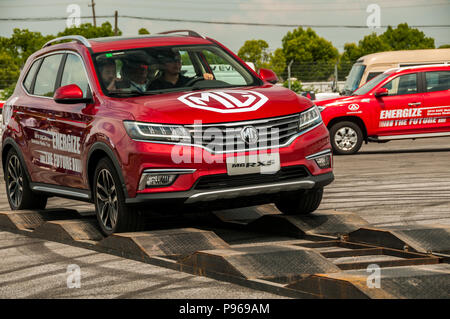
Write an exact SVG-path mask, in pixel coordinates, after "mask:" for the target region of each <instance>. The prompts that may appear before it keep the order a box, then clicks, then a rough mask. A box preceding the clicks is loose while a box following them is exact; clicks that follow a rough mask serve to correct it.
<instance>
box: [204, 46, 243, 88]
mask: <svg viewBox="0 0 450 319" xmlns="http://www.w3.org/2000/svg"><path fill="white" fill-rule="evenodd" d="M202 53H203V55H204V56H205V58H206V60H207V61H208V64H209V67H210V68H211V70H212V72H213V74H214V77H215V78H216V80H219V81H224V82H227V83H228V84H232V85H245V84H247V82H246V81H245V79H244V78H243V77H242V75H241V74H240V73H239V72H238V71H236V70H235V69H234V68H233V67H232V66H231V65H230V63H229V62H228V61H226V60H225V59H223V58H222V57H220V56H218V55H216V54H215V53H214V52H211V51H206V50H204V51H202Z"/></svg>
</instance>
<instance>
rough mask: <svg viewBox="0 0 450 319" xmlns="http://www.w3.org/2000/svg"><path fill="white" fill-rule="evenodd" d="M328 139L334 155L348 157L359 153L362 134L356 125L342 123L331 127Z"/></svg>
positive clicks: (347, 122) (346, 122)
mask: <svg viewBox="0 0 450 319" xmlns="http://www.w3.org/2000/svg"><path fill="white" fill-rule="evenodd" d="M330 139H331V146H332V147H333V150H334V152H335V153H336V154H341V155H349V154H354V153H356V152H358V151H359V149H360V148H361V145H362V142H363V134H362V131H361V128H360V127H359V126H358V125H357V124H356V123H353V122H349V121H344V122H339V123H336V124H334V125H333V126H332V127H331V129H330Z"/></svg>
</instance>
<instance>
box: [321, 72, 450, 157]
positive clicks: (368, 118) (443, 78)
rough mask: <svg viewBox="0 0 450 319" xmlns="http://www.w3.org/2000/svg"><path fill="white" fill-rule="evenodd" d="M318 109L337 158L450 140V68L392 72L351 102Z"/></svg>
mask: <svg viewBox="0 0 450 319" xmlns="http://www.w3.org/2000/svg"><path fill="white" fill-rule="evenodd" d="M315 103H316V105H318V106H319V108H320V109H321V115H322V119H323V121H324V123H325V125H326V126H327V127H328V129H329V131H330V139H331V145H332V147H333V151H334V152H335V153H336V154H354V153H356V152H357V151H358V150H359V149H360V147H361V145H362V143H363V141H365V142H366V143H367V142H387V141H390V140H398V139H416V138H426V137H440V136H450V65H446V64H444V65H429V66H416V67H406V68H395V69H390V70H387V71H386V72H384V73H382V74H380V75H378V76H376V77H375V78H373V79H372V80H370V81H369V82H367V83H366V84H364V85H363V86H362V87H360V88H359V89H357V90H356V91H355V92H354V93H353V94H352V95H351V96H346V97H339V98H336V99H330V100H322V101H315Z"/></svg>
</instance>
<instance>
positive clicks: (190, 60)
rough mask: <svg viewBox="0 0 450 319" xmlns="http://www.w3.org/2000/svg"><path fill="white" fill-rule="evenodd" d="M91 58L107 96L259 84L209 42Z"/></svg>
mask: <svg viewBox="0 0 450 319" xmlns="http://www.w3.org/2000/svg"><path fill="white" fill-rule="evenodd" d="M94 61H95V62H94V63H95V67H96V70H97V74H98V79H99V81H100V84H101V86H102V89H103V92H104V93H105V94H106V95H109V96H133V95H147V94H149V95H151V94H161V93H165V92H174V91H185V90H195V89H207V88H225V87H236V86H252V85H260V84H261V81H260V80H259V79H258V78H257V77H255V76H253V75H252V74H251V73H250V72H249V71H248V70H247V69H246V68H245V67H244V66H242V65H241V64H240V63H239V62H238V61H236V60H235V59H234V58H233V57H231V56H230V55H229V54H227V53H226V52H225V51H224V50H223V49H221V48H219V47H217V46H212V45H211V46H190V47H186V46H177V47H150V48H140V49H132V50H126V51H115V52H114V51H112V52H103V53H99V54H96V55H95V58H94Z"/></svg>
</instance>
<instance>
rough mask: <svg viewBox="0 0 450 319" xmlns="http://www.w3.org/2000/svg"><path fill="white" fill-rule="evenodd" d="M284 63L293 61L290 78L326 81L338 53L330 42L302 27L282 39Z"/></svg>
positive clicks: (331, 71)
mask: <svg viewBox="0 0 450 319" xmlns="http://www.w3.org/2000/svg"><path fill="white" fill-rule="evenodd" d="M282 44H283V53H284V56H285V58H286V63H289V62H290V61H294V63H293V65H292V73H291V74H292V76H294V77H296V78H299V79H301V80H302V81H311V80H327V79H328V78H329V77H330V76H331V75H332V74H333V71H334V64H335V63H336V61H337V59H338V57H339V52H338V50H337V49H336V48H335V47H334V46H333V44H332V43H331V42H330V41H327V40H325V39H324V38H322V37H319V36H318V35H317V34H316V32H315V31H314V30H312V29H311V28H308V29H306V30H304V29H303V28H302V27H299V28H297V29H294V30H293V31H292V32H290V31H289V32H288V33H287V34H286V35H285V36H284V37H283V39H282Z"/></svg>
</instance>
